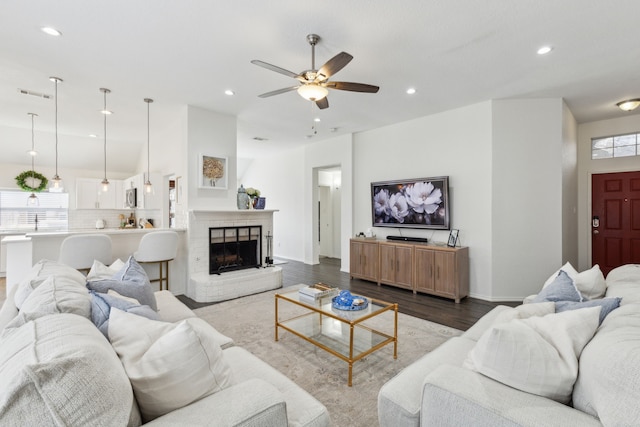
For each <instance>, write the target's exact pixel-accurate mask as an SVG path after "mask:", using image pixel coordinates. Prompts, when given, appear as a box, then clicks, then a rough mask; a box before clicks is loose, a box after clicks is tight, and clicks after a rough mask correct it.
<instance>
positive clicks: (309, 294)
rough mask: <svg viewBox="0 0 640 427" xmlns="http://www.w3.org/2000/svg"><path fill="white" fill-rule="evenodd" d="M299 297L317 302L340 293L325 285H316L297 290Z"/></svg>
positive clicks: (336, 289)
mask: <svg viewBox="0 0 640 427" xmlns="http://www.w3.org/2000/svg"><path fill="white" fill-rule="evenodd" d="M298 293H299V294H300V296H302V297H305V298H309V299H312V300H317V299H320V298H324V297H332V296H335V295H338V294H339V293H340V289H338V288H334V287H331V286H329V285H325V284H324V283H316V284H315V285H310V286H305V287H304V288H300V290H298Z"/></svg>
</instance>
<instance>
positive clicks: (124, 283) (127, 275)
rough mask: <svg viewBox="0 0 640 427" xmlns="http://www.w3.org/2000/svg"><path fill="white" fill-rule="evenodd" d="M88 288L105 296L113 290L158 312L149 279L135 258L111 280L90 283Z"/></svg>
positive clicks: (128, 261) (130, 258)
mask: <svg viewBox="0 0 640 427" xmlns="http://www.w3.org/2000/svg"><path fill="white" fill-rule="evenodd" d="M87 287H88V288H89V289H91V290H93V291H96V292H100V293H103V294H106V293H107V292H108V291H109V289H113V290H114V291H116V292H117V293H119V294H120V295H124V296H126V297H129V298H135V299H137V300H138V301H140V304H142V305H148V306H149V307H151V308H152V309H153V310H154V311H158V306H157V304H156V297H155V296H154V294H153V289H152V288H151V283H150V282H149V277H148V276H147V273H146V272H145V271H144V269H143V268H142V267H141V266H140V264H138V263H137V262H136V260H135V259H133V257H129V259H128V260H127V262H126V263H125V264H124V266H123V267H122V268H121V269H120V270H119V271H118V272H117V273H116V274H114V275H113V276H112V277H111V278H110V279H104V280H93V281H90V282H88V283H87Z"/></svg>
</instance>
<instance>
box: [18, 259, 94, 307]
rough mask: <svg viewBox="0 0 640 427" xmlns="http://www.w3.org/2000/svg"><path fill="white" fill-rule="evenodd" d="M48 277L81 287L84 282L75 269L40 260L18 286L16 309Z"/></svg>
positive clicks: (83, 278)
mask: <svg viewBox="0 0 640 427" xmlns="http://www.w3.org/2000/svg"><path fill="white" fill-rule="evenodd" d="M49 276H56V277H61V278H65V279H67V280H69V281H71V282H75V283H78V284H80V285H83V286H84V284H85V282H86V280H85V277H84V276H83V275H82V273H80V272H79V271H78V270H76V269H75V268H73V267H69V266H68V265H65V264H62V263H59V262H57V261H51V260H48V259H42V260H40V261H38V262H37V263H35V264H34V265H33V267H31V270H29V273H28V274H27V277H26V278H24V279H23V280H22V281H21V282H20V283H19V284H18V289H17V290H16V293H15V295H14V304H15V305H16V307H18V309H20V308H21V307H22V304H23V303H24V302H25V300H26V299H27V297H28V296H29V295H30V294H31V292H33V290H34V289H35V288H37V287H38V286H40V285H41V284H42V283H43V282H44V281H45V280H46V279H47V278H48V277H49Z"/></svg>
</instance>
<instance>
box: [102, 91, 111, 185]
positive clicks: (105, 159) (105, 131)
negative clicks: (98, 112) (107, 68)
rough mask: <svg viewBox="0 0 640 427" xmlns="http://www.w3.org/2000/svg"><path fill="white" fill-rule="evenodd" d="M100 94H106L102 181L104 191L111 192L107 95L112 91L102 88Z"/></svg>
mask: <svg viewBox="0 0 640 427" xmlns="http://www.w3.org/2000/svg"><path fill="white" fill-rule="evenodd" d="M100 92H102V93H103V94H104V109H103V110H102V114H104V179H103V180H102V182H101V184H102V191H104V192H107V191H109V180H108V179H107V116H108V115H109V114H111V111H109V110H107V94H108V93H110V92H111V91H110V90H109V89H105V88H103V87H101V88H100Z"/></svg>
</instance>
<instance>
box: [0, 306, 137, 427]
mask: <svg viewBox="0 0 640 427" xmlns="http://www.w3.org/2000/svg"><path fill="white" fill-rule="evenodd" d="M0 420H2V422H1V423H2V425H15V426H45V425H50V426H52V425H66V426H72V425H74V426H81V425H85V426H86V425H105V426H106V425H121V426H124V425H139V424H140V416H139V413H138V411H137V407H136V406H135V402H134V399H133V391H132V390H131V384H130V383H129V379H128V378H127V376H126V374H125V372H124V369H122V364H121V363H120V361H119V360H118V356H117V355H116V354H115V352H114V351H113V349H112V348H111V346H110V345H109V343H108V342H107V340H105V339H104V337H103V336H102V335H101V334H100V332H98V330H97V329H96V328H95V326H94V325H93V324H91V322H90V321H89V320H88V319H85V318H83V317H79V316H76V315H73V314H64V313H63V314H54V315H48V316H43V317H39V318H37V319H35V320H33V321H31V322H28V323H27V324H25V325H23V326H22V327H20V328H15V329H12V330H11V331H9V332H8V333H6V334H5V335H4V336H3V337H2V338H1V339H0Z"/></svg>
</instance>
